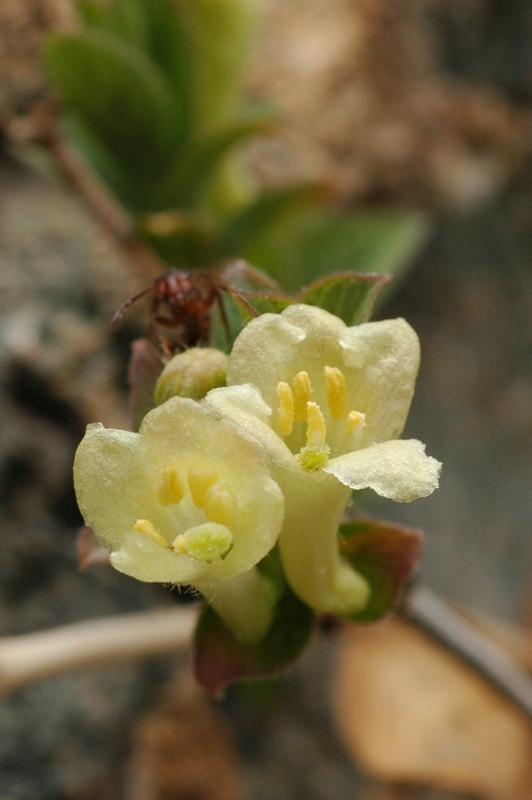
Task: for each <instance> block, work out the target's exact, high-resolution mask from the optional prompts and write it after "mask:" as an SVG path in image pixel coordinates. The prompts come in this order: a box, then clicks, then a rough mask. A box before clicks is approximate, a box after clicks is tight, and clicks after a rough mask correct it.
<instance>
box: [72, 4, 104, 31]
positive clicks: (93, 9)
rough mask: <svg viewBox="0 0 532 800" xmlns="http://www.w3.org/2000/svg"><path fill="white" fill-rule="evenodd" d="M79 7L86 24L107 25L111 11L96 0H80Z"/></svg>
mask: <svg viewBox="0 0 532 800" xmlns="http://www.w3.org/2000/svg"><path fill="white" fill-rule="evenodd" d="M77 8H78V11H79V13H80V16H81V19H82V21H83V22H84V23H85V25H93V26H94V27H105V25H106V24H107V21H108V18H109V12H108V10H107V9H106V8H105V7H104V6H102V4H101V3H98V2H96V0H78V4H77Z"/></svg>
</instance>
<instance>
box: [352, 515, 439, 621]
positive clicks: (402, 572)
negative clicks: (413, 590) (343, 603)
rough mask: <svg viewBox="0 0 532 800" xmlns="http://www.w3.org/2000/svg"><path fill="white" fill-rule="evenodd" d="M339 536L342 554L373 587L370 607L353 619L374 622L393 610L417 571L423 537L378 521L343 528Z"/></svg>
mask: <svg viewBox="0 0 532 800" xmlns="http://www.w3.org/2000/svg"><path fill="white" fill-rule="evenodd" d="M338 534H339V547H340V552H341V554H342V555H343V556H344V558H346V559H347V560H348V561H349V562H350V564H351V565H352V566H353V568H354V569H356V571H357V572H359V573H360V574H361V575H363V576H364V578H366V580H367V581H368V583H369V585H370V587H371V594H370V598H369V602H368V605H367V606H366V608H365V609H364V610H363V611H361V612H359V613H358V614H354V615H353V616H351V617H350V619H351V620H352V621H353V622H358V623H365V622H373V621H374V620H376V619H379V617H381V616H382V615H383V614H384V613H385V612H386V611H388V610H389V609H390V607H391V606H392V605H393V604H394V602H395V601H396V600H397V599H398V595H399V592H400V590H401V589H402V587H403V585H404V583H405V581H406V580H407V579H408V578H409V577H410V576H411V575H412V573H413V572H414V570H415V569H416V567H417V565H418V563H419V560H420V558H421V552H422V549H423V537H422V535H421V533H420V532H419V531H416V530H414V529H412V528H404V527H402V526H400V525H396V524H392V523H387V522H379V521H377V520H361V521H356V522H349V523H346V524H344V525H340V528H339V531H338Z"/></svg>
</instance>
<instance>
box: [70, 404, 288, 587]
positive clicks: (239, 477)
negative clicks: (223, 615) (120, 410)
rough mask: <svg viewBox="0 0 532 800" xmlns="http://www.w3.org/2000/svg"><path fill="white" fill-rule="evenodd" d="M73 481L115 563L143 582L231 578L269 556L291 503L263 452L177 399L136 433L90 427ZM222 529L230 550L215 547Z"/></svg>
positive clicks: (238, 430) (157, 411) (90, 521)
mask: <svg viewBox="0 0 532 800" xmlns="http://www.w3.org/2000/svg"><path fill="white" fill-rule="evenodd" d="M74 477H75V487H76V494H77V497H78V502H79V506H80V509H81V511H82V514H83V516H84V518H85V521H86V523H87V524H88V525H90V526H91V527H92V528H93V530H94V532H95V534H96V536H97V537H98V538H99V539H100V541H101V542H102V544H104V546H105V547H106V548H107V549H108V550H110V551H111V561H112V563H113V564H114V566H115V567H116V568H117V569H120V570H122V571H124V572H127V574H129V575H132V576H133V577H136V578H138V579H139V580H143V581H156V582H164V583H166V582H170V583H194V581H195V580H197V579H200V578H201V579H202V580H208V579H217V580H227V579H228V578H231V577H233V576H235V575H238V574H239V573H241V572H243V571H245V570H248V569H250V568H251V567H253V566H254V565H255V564H256V563H257V562H258V561H259V560H260V559H261V558H263V557H264V556H265V555H266V554H267V553H268V552H269V550H270V549H271V548H272V547H273V545H274V544H275V541H276V539H277V536H278V534H279V531H280V528H281V523H282V518H283V510H284V498H283V496H282V493H281V491H280V489H279V487H278V486H277V484H276V483H275V481H274V480H273V479H272V477H271V475H270V467H269V462H268V459H267V457H266V454H265V452H264V449H263V448H262V446H261V445H260V444H258V442H257V440H256V439H253V438H251V437H250V436H249V435H248V434H246V433H245V432H244V431H243V430H242V429H241V428H240V427H237V426H236V425H235V424H234V423H233V422H231V421H230V420H227V419H226V420H221V419H219V418H218V417H217V416H216V415H215V414H213V412H212V411H210V410H209V409H207V408H204V407H203V406H201V405H199V404H198V403H196V402H194V401H192V400H187V399H184V398H180V397H176V398H172V399H171V400H168V401H167V402H166V403H164V404H163V405H161V406H159V407H158V408H156V409H154V410H153V411H151V412H150V413H149V414H147V415H146V417H145V418H144V421H143V423H142V425H141V428H140V430H139V433H129V432H127V431H117V430H106V429H105V428H104V427H103V426H102V425H89V426H88V429H87V433H86V435H85V438H84V439H83V441H82V442H81V444H80V446H79V448H78V452H77V454H76V459H75V465H74ZM199 486H202V487H203V488H202V491H199V489H198V487H199ZM220 523H223V524H222V525H220ZM225 526H228V527H227V531H228V532H227V533H226V534H224V536H223V537H222V539H223V541H224V542H227V548H228V551H227V552H226V553H225V552H222V550H225V545H224V546H223V547H222V546H221V545H220V546H219V547H218V548H217V547H216V546H215V545H216V542H217V541H218V539H220V536H219V533H220V531H221V530H222V529H223V530H225ZM187 532H192V533H190V534H189V535H188V536H187ZM215 534H216V535H215ZM202 536H204V538H205V542H204V543H203V544H202V541H201V537H202ZM220 541H221V540H220ZM187 542H188V544H189V546H190V547H189V549H190V552H188V550H187ZM211 553H212V558H211V557H210V554H211ZM194 554H196V556H197V555H198V554H200V555H201V558H199V557H196V558H194V557H193V556H194ZM172 565H173V566H172Z"/></svg>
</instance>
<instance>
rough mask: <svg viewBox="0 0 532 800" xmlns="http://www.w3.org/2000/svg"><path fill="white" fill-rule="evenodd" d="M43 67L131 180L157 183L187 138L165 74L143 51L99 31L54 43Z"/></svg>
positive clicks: (74, 114)
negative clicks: (184, 135)
mask: <svg viewBox="0 0 532 800" xmlns="http://www.w3.org/2000/svg"><path fill="white" fill-rule="evenodd" d="M45 62H46V67H47V71H48V74H49V76H50V78H51V80H52V82H53V84H54V86H55V87H56V88H57V90H58V91H59V93H60V95H61V96H62V98H63V99H64V101H65V103H66V104H67V107H68V109H69V113H70V115H71V116H72V117H73V118H78V119H79V120H80V121H81V122H82V123H83V125H84V126H85V128H86V129H88V130H90V131H91V132H92V133H93V135H94V136H95V137H97V138H98V139H99V140H101V142H102V144H103V146H104V147H105V148H106V150H107V151H108V153H109V155H110V156H112V158H113V159H114V160H116V161H117V163H118V164H119V165H120V166H121V167H123V168H124V169H126V170H127V171H128V172H129V173H130V175H131V180H134V179H135V178H136V177H138V178H140V180H143V179H146V178H147V177H148V176H149V177H156V176H157V175H158V174H159V172H160V170H161V169H162V168H163V166H164V165H165V163H166V162H167V160H168V158H169V156H170V154H171V152H172V151H173V150H174V149H175V148H176V147H177V146H178V144H179V141H180V139H181V138H182V133H183V130H182V120H180V115H179V111H180V109H179V108H178V107H177V101H176V97H175V95H174V93H173V91H172V89H171V87H170V86H169V84H168V82H167V80H166V78H165V76H164V75H163V74H162V72H161V71H160V70H159V69H158V68H157V67H156V66H155V65H154V64H153V63H152V62H151V61H150V60H149V59H148V58H147V57H146V56H145V55H144V54H143V53H142V52H141V51H140V50H138V49H136V48H134V47H133V46H131V45H129V44H128V43H126V42H123V41H121V40H120V39H119V38H118V37H116V36H113V35H112V34H110V33H107V32H105V31H100V30H89V31H87V32H85V33H83V34H80V35H77V36H74V35H69V36H56V37H54V38H52V39H51V40H50V41H49V42H48V44H47V47H46V51H45Z"/></svg>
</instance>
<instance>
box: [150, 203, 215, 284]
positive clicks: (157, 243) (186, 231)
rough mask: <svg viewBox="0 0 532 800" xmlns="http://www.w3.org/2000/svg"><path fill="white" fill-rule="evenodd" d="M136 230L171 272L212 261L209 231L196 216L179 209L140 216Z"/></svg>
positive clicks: (212, 243)
mask: <svg viewBox="0 0 532 800" xmlns="http://www.w3.org/2000/svg"><path fill="white" fill-rule="evenodd" d="M137 229H138V232H139V233H140V235H141V236H142V238H143V239H146V240H147V241H148V242H149V243H150V245H151V246H152V247H153V249H154V250H155V251H156V252H157V254H158V255H159V256H161V258H163V259H164V261H166V262H167V264H169V265H170V266H172V267H173V268H175V269H183V270H185V271H189V270H192V269H201V268H204V267H205V266H206V265H208V264H210V263H211V262H212V260H213V258H214V254H215V242H214V234H213V231H212V230H211V228H210V227H209V226H208V225H207V223H206V221H205V220H204V219H203V218H202V217H201V216H200V215H199V214H194V213H193V212H187V211H181V210H176V211H160V212H158V213H156V214H149V215H147V216H144V217H141V218H140V219H139V220H138V223H137Z"/></svg>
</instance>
